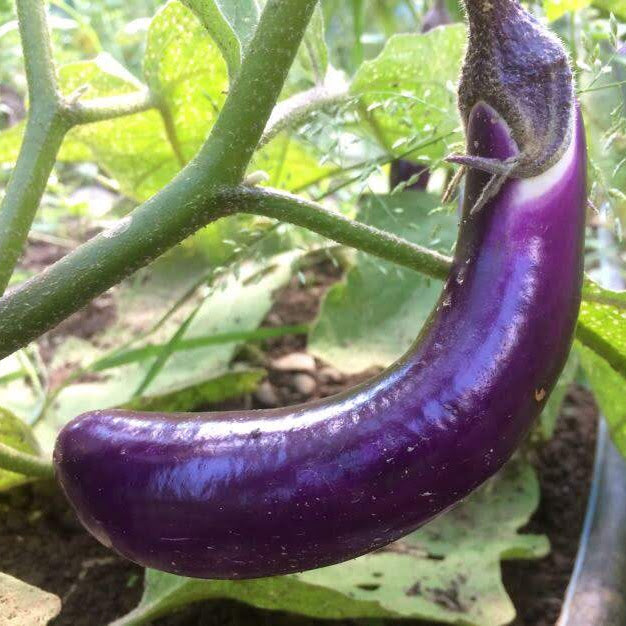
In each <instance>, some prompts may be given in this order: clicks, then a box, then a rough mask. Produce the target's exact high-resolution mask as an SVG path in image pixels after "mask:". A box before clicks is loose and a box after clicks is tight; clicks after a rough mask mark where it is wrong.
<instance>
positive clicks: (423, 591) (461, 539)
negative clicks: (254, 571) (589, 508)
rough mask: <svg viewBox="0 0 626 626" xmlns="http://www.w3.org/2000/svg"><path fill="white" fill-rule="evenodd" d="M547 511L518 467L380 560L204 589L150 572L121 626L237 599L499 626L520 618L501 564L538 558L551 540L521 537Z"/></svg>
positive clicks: (314, 612) (524, 468) (329, 614)
mask: <svg viewBox="0 0 626 626" xmlns="http://www.w3.org/2000/svg"><path fill="white" fill-rule="evenodd" d="M538 502H539V487H538V483H537V479H536V477H535V475H534V472H533V470H532V468H531V467H530V466H529V465H527V464H524V463H523V462H522V461H520V460H518V461H515V462H512V463H510V464H509V465H508V466H507V467H506V468H505V469H504V470H503V471H502V472H501V473H500V474H499V475H498V476H497V477H496V478H495V479H493V480H492V481H491V482H490V483H488V484H487V485H486V486H485V487H483V488H482V489H481V490H479V491H478V492H476V493H475V494H474V495H472V496H470V497H469V498H468V499H467V500H466V501H465V502H464V503H462V504H461V505H459V506H458V507H457V508H455V509H453V510H452V511H450V512H448V513H446V514H445V515H444V516H442V517H440V518H439V519H437V520H435V521H433V522H431V523H430V524H428V525H427V526H425V527H424V528H423V529H421V530H419V531H417V532H415V533H413V534H411V535H408V536H407V537H405V538H404V539H402V540H400V541H398V542H396V543H394V544H391V545H390V546H388V547H386V548H384V549H382V550H379V551H377V552H374V553H371V554H368V555H365V556H363V557H360V558H358V559H355V560H352V561H348V562H346V563H341V564H339V565H334V566H332V567H326V568H322V569H318V570H313V571H310V572H304V573H301V574H295V575H291V576H280V577H273V578H264V579H259V580H243V581H203V580H197V579H191V578H181V577H177V576H173V575H171V574H165V573H162V572H157V571H154V570H148V571H147V572H146V583H145V584H146V587H145V591H144V595H143V597H142V599H141V602H140V604H139V606H138V607H137V608H136V609H135V610H134V611H132V612H131V613H129V614H128V615H127V616H125V617H123V618H121V619H120V620H118V621H117V622H115V624H116V625H117V626H122V625H124V626H130V625H136V624H143V623H146V622H148V621H149V620H153V619H155V618H156V617H158V616H161V615H165V614H168V613H170V612H172V611H174V610H176V609H177V608H180V607H183V606H185V605H187V604H189V603H191V602H198V601H200V600H205V599H209V598H232V599H235V600H239V601H242V602H246V603H248V604H252V605H254V606H258V607H261V608H265V609H274V610H286V611H290V612H292V613H299V614H302V615H306V616H310V617H316V618H335V619H340V618H344V619H346V618H362V617H395V618H408V617H411V618H421V619H429V620H431V619H434V620H438V621H442V622H446V623H453V624H459V623H463V624H470V625H476V626H499V625H500V624H507V623H509V622H510V621H511V620H512V619H513V618H514V617H515V610H514V608H513V605H512V604H511V601H510V600H509V598H508V596H507V594H506V591H505V589H504V586H503V584H502V581H501V578H500V565H499V562H500V559H503V558H504V559H511V558H538V557H541V556H544V555H545V554H546V553H547V551H548V543H547V540H546V539H545V538H544V537H542V536H537V535H520V534H518V532H517V531H518V529H519V528H520V527H521V526H523V525H524V524H525V523H526V522H527V520H528V518H529V517H530V515H531V514H532V512H533V511H534V510H535V508H536V507H537V504H538Z"/></svg>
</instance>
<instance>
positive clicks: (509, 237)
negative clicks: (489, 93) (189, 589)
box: [54, 103, 586, 578]
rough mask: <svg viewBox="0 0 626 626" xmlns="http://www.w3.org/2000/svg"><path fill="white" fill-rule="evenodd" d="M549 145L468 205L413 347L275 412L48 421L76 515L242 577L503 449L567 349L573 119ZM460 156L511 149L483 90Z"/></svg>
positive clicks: (535, 410)
mask: <svg viewBox="0 0 626 626" xmlns="http://www.w3.org/2000/svg"><path fill="white" fill-rule="evenodd" d="M573 135H574V136H573V139H572V142H571V145H570V147H569V148H568V150H567V151H566V154H565V155H564V156H563V157H562V159H561V160H560V161H559V162H558V163H557V164H556V165H555V166H553V168H551V169H550V170H548V171H547V172H546V173H545V174H543V175H541V176H539V177H537V178H533V179H518V180H509V181H507V182H506V183H505V184H504V186H503V187H502V189H501V190H500V191H499V193H498V194H497V196H496V197H495V198H493V199H492V200H490V201H489V202H488V204H487V205H486V206H485V207H483V209H481V211H480V212H478V213H477V214H470V210H469V208H470V207H472V206H473V203H474V200H475V198H476V196H477V195H478V194H479V193H480V190H481V189H482V187H483V185H484V184H485V183H486V180H487V179H488V175H486V174H483V173H481V172H478V171H476V170H471V171H470V173H469V175H468V179H467V185H466V196H467V197H466V199H465V212H464V216H463V218H462V220H461V225H460V232H459V239H458V243H457V248H456V255H455V258H454V264H453V268H452V271H451V274H450V276H449V278H448V280H447V282H446V284H445V287H444V290H443V292H442V295H441V298H440V300H439V302H438V304H437V307H436V309H435V310H434V311H433V313H432V314H431V316H430V318H429V320H428V321H427V323H426V324H425V326H424V328H423V330H422V332H421V334H420V336H419V337H418V338H417V340H416V342H415V344H414V345H413V347H412V348H411V349H410V350H409V351H408V352H407V354H406V355H405V356H404V357H403V358H402V359H400V360H399V361H398V362H397V363H396V364H395V365H393V366H392V367H391V368H389V369H388V370H386V371H385V372H383V373H382V374H381V375H380V376H378V377H377V378H375V379H373V380H371V381H369V382H367V383H365V384H363V385H361V386H360V387H357V388H355V389H353V390H350V391H348V392H346V393H343V394H340V395H337V396H334V397H332V398H329V399H327V400H324V401H319V402H315V403H311V404H306V405H300V406H295V407H291V408H285V409H277V410H263V411H248V412H225V413H207V414H196V415H192V414H178V415H159V414H141V413H132V412H125V411H119V410H105V411H96V412H92V413H87V414H84V415H82V416H80V417H78V418H76V419H75V420H74V421H73V422H71V423H70V424H69V425H68V426H66V427H65V429H64V430H63V431H62V432H61V434H60V435H59V438H58V441H57V445H56V449H55V454H54V458H55V466H56V472H57V476H58V479H59V481H60V483H61V485H62V487H63V489H64V491H65V493H66V494H67V496H68V498H69V500H70V502H71V503H72V505H73V506H74V508H75V510H76V512H77V513H78V516H79V517H80V519H81V520H82V522H83V524H84V525H85V526H86V527H87V528H88V529H89V530H90V531H91V532H92V533H93V534H94V535H95V536H96V537H97V538H98V539H99V540H100V541H101V542H102V543H104V544H105V545H107V546H110V547H112V548H114V549H115V550H116V551H117V552H119V553H120V554H122V555H124V556H125V557H127V558H129V559H131V560H133V561H135V562H137V563H140V564H141V565H145V566H148V567H153V568H157V569H160V570H165V571H168V572H173V573H176V574H182V575H186V576H195V577H202V578H254V577H260V576H273V575H277V574H286V573H290V572H297V571H301V570H306V569H311V568H316V567H321V566H325V565H330V564H332V563H337V562H340V561H344V560H347V559H351V558H353V557H356V556H359V555H361V554H363V553H366V552H368V551H371V550H374V549H376V548H380V547H381V546H384V545H385V544H387V543H389V542H391V541H394V540H396V539H398V538H399V537H401V536H403V535H405V534H407V533H409V532H411V531H413V530H414V529H416V528H417V527H419V526H420V525H422V524H424V523H425V522H427V521H428V520H430V519H431V518H432V517H434V516H435V515H437V514H438V513H441V512H442V511H445V510H446V509H447V508H449V507H450V506H452V505H453V504H455V503H457V502H458V501H459V500H461V499H462V498H463V497H465V496H466V495H467V494H468V493H469V492H471V491H472V490H473V489H474V488H476V487H477V486H478V485H480V484H481V483H482V482H483V481H485V480H486V479H487V478H488V477H490V476H492V475H493V474H494V473H495V472H496V471H497V470H498V469H499V468H500V467H501V466H502V464H503V463H504V462H505V461H506V460H507V459H508V458H509V457H510V456H511V454H512V453H513V451H514V450H515V449H516V447H517V446H518V445H519V443H520V441H521V440H522V438H523V437H524V436H525V434H526V433H527V431H528V429H529V427H530V425H531V423H532V421H533V420H534V419H535V417H536V416H537V415H538V414H539V412H540V411H541V409H542V408H543V406H544V404H545V401H546V399H547V397H548V394H549V393H550V391H551V389H552V387H553V385H554V383H555V381H556V379H557V377H558V375H559V373H560V371H561V369H562V366H563V364H564V362H565V359H566V357H567V354H568V351H569V348H570V344H571V340H572V335H573V331H574V326H575V322H576V317H577V313H578V307H579V300H580V292H581V282H582V247H583V234H584V221H585V200H586V189H585V170H586V163H585V160H586V157H585V144H584V132H583V127H582V121H581V118H580V115H579V114H578V113H577V114H576V122H575V131H574V134H573ZM468 149H469V150H470V152H471V153H473V154H479V155H482V156H489V157H496V158H500V159H505V158H507V157H509V156H511V155H513V154H515V153H516V150H517V148H516V145H515V143H514V142H513V140H512V139H511V136H510V132H509V130H508V127H507V125H506V124H505V123H504V122H503V121H502V119H501V118H500V117H499V116H498V114H497V113H496V112H495V111H494V110H493V109H491V108H490V107H488V106H487V105H485V104H483V103H479V104H477V105H476V106H475V108H474V110H473V111H472V113H471V116H470V120H469V124H468Z"/></svg>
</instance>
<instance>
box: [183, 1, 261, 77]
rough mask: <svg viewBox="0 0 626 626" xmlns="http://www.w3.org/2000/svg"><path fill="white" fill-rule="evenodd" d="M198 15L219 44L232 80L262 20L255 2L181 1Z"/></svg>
mask: <svg viewBox="0 0 626 626" xmlns="http://www.w3.org/2000/svg"><path fill="white" fill-rule="evenodd" d="M182 2H183V4H184V5H185V6H187V7H189V8H190V9H191V10H192V11H194V13H195V14H196V15H197V16H198V18H199V19H200V21H201V22H202V24H203V26H204V27H205V28H206V29H207V32H208V33H209V35H211V37H212V38H213V40H214V41H215V43H216V44H217V45H218V47H219V49H220V51H221V53H222V55H223V57H224V59H225V60H226V63H227V65H228V73H229V75H230V77H231V81H232V79H233V78H234V76H235V75H236V74H237V72H238V70H239V66H240V65H241V57H242V55H243V51H244V50H245V49H246V47H247V45H248V43H249V42H250V39H251V38H252V35H253V34H254V30H255V28H256V25H257V23H258V21H259V8H258V6H257V4H256V2H255V0H235V1H232V0H231V1H230V2H228V1H225V0H182Z"/></svg>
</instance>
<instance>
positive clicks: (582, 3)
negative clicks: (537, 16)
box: [543, 0, 592, 21]
mask: <svg viewBox="0 0 626 626" xmlns="http://www.w3.org/2000/svg"><path fill="white" fill-rule="evenodd" d="M591 1H592V0H543V10H544V11H545V12H546V17H547V18H548V19H549V20H550V21H554V20H558V19H559V18H560V17H562V16H563V15H565V14H566V13H569V12H570V11H580V10H581V9H584V8H585V7H588V6H589V5H590V4H591Z"/></svg>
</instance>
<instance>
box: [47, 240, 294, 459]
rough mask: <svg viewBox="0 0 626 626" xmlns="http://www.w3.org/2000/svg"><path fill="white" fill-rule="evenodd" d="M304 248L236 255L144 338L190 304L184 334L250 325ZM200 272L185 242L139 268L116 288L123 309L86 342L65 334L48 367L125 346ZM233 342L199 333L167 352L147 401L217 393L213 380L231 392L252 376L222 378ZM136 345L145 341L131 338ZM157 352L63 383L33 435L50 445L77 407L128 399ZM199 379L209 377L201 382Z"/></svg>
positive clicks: (159, 339) (177, 321)
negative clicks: (232, 266) (228, 267)
mask: <svg viewBox="0 0 626 626" xmlns="http://www.w3.org/2000/svg"><path fill="white" fill-rule="evenodd" d="M303 254H304V252H303V251H301V250H297V251H292V252H287V253H284V254H281V255H277V256H275V257H271V258H269V259H264V260H263V261H262V262H260V263H257V262H252V261H249V262H245V263H241V264H240V265H239V266H238V267H237V268H236V271H235V270H233V271H232V272H230V273H227V274H226V275H225V276H224V277H223V279H221V281H219V282H218V283H216V284H214V285H213V288H212V290H211V291H209V292H208V293H205V294H204V295H202V290H200V293H199V294H197V295H196V296H195V297H193V298H191V299H190V300H189V301H188V302H186V304H185V305H184V306H181V307H180V308H179V309H178V310H177V311H176V313H175V314H174V315H172V316H171V317H170V318H169V319H168V320H167V321H166V322H165V323H164V324H163V325H162V326H161V327H160V328H159V329H158V331H156V332H154V333H153V334H152V335H150V342H155V343H161V344H163V343H165V344H167V342H168V341H169V340H170V338H171V337H172V336H173V335H175V334H176V333H177V330H178V328H179V327H180V325H181V323H182V322H183V320H184V319H186V318H187V317H188V316H189V314H190V312H191V311H192V310H193V309H195V308H196V307H198V311H197V313H196V314H195V316H194V317H193V321H192V322H191V323H190V324H189V326H188V328H187V329H186V332H185V333H184V340H185V341H190V342H193V340H194V339H196V338H201V339H205V338H206V337H210V336H212V335H224V334H226V333H242V332H246V331H252V330H254V329H256V328H257V327H258V326H259V324H260V323H261V322H262V320H263V319H264V317H265V316H266V314H267V312H268V310H269V309H270V307H271V306H272V303H273V295H272V294H273V293H274V292H275V291H276V290H277V289H279V288H280V287H282V286H283V285H284V284H286V283H287V281H288V280H289V279H290V278H291V275H292V272H293V266H294V264H295V263H296V262H297V261H298V259H300V257H301V256H302V255H303ZM205 273H206V263H205V261H204V259H203V258H202V256H201V255H199V254H195V255H194V254H193V253H192V251H189V250H184V249H183V250H181V249H179V250H177V251H176V252H174V253H170V254H169V255H167V256H166V257H164V258H163V259H161V260H160V261H158V262H157V263H156V264H154V265H153V266H151V267H149V268H146V269H145V270H143V271H142V272H139V273H138V274H137V275H136V276H135V277H133V278H132V279H130V280H128V281H126V282H125V283H123V284H122V285H121V286H120V287H118V289H117V291H116V308H117V309H118V310H119V311H123V312H124V314H123V315H121V316H120V317H119V318H118V319H117V321H116V322H115V323H114V324H112V325H110V326H109V327H107V328H106V329H104V330H103V331H102V332H101V333H99V334H97V335H96V336H95V337H93V338H92V339H90V341H89V342H87V341H85V340H81V339H78V338H68V339H66V341H65V342H64V343H63V344H62V345H60V346H59V347H58V348H57V349H56V351H55V357H54V360H53V362H52V363H51V364H50V369H51V370H52V371H55V370H57V369H60V370H61V371H63V370H65V371H67V369H68V368H71V369H73V368H76V367H77V366H82V367H86V368H88V366H89V364H90V363H93V362H97V361H98V360H99V359H101V358H102V357H103V356H105V355H106V354H110V352H111V348H115V347H119V346H123V345H124V344H125V343H126V342H127V341H129V340H131V339H133V338H134V337H136V335H137V334H138V332H140V331H142V330H145V329H146V328H149V327H150V326H151V325H152V324H153V323H154V321H156V320H157V319H159V318H160V317H161V316H162V315H163V314H164V313H165V312H166V311H168V310H169V308H170V306H171V304H172V302H175V301H176V300H177V298H178V297H180V296H181V295H182V294H185V293H186V292H187V291H188V290H189V288H190V287H191V286H192V285H196V284H197V283H198V278H199V277H201V276H203V275H205ZM205 291H206V289H205ZM238 343H239V342H236V341H233V342H230V343H224V342H222V343H207V342H204V341H202V342H198V344H197V345H196V346H195V347H193V348H191V347H190V348H189V349H187V350H180V351H174V352H172V353H171V354H169V356H168V358H167V361H166V362H165V363H164V365H163V367H162V368H161V369H160V371H159V372H158V376H156V378H155V379H154V380H152V382H151V384H150V387H149V389H148V391H147V392H146V394H145V397H146V398H148V402H153V400H152V399H153V398H155V397H156V398H160V400H156V402H174V401H175V402H180V401H181V400H180V399H181V398H185V397H191V398H194V397H198V396H199V395H202V394H209V393H215V388H216V387H217V386H221V389H222V392H223V393H230V392H232V393H233V394H236V393H237V391H238V387H237V385H239V386H242V385H244V386H245V385H247V384H252V383H251V380H252V379H251V378H250V375H249V374H248V373H245V372H243V373H242V372H240V373H239V378H238V379H236V378H231V379H224V378H223V376H224V375H226V374H229V373H231V372H232V370H231V366H230V363H231V360H232V358H233V355H234V353H235V350H236V348H237V345H238ZM144 345H146V344H145V342H144ZM147 345H150V344H147ZM134 347H135V348H141V347H143V346H142V345H141V344H139V345H137V344H135V345H134ZM155 358H158V356H156V357H155V356H152V357H151V358H146V359H142V360H139V361H132V362H130V363H128V364H126V365H123V366H121V367H119V368H116V369H111V370H106V372H100V373H98V374H97V375H93V374H90V375H89V376H88V377H86V379H85V380H82V381H80V382H77V383H74V384H71V385H69V386H67V387H65V388H64V389H63V390H62V391H61V392H60V393H59V395H58V397H57V398H56V400H55V402H54V403H53V405H52V406H51V407H50V409H49V411H48V414H47V415H46V419H45V420H43V421H41V422H40V423H39V424H38V425H37V428H36V434H37V437H38V439H39V441H41V442H42V445H44V446H45V447H46V448H48V447H50V446H51V445H52V443H53V442H54V438H55V436H56V433H57V432H58V430H59V429H60V428H61V427H62V426H63V425H64V424H66V423H67V422H68V421H69V420H70V419H72V418H73V417H76V415H79V414H80V413H83V412H85V411H89V410H93V409H98V408H105V407H112V406H121V405H127V404H128V403H129V402H131V400H133V397H132V396H133V392H134V391H135V389H137V388H138V386H139V384H140V383H141V381H142V380H144V379H145V378H146V375H147V373H148V371H149V370H150V368H151V367H152V364H153V362H154V360H155ZM233 376H235V374H233ZM229 380H230V383H229V382H228V381H229ZM235 382H236V383H237V384H235ZM205 383H212V384H207V386H206V387H203V385H204V384H205ZM193 388H196V389H193ZM246 388H247V387H246ZM181 390H186V392H185V394H183V395H181V396H180V397H179V398H178V399H176V394H175V392H179V391H181ZM163 396H165V399H163ZM207 397H209V396H208V395H207ZM133 401H134V400H133ZM141 402H143V400H141ZM187 408H192V407H187Z"/></svg>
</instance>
